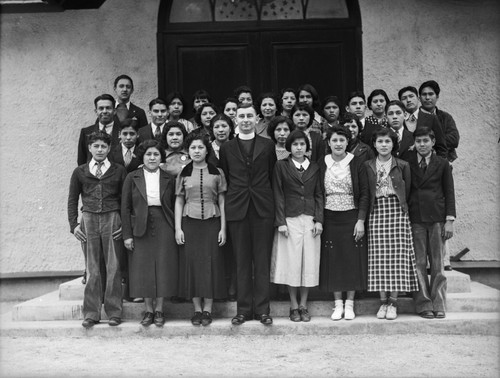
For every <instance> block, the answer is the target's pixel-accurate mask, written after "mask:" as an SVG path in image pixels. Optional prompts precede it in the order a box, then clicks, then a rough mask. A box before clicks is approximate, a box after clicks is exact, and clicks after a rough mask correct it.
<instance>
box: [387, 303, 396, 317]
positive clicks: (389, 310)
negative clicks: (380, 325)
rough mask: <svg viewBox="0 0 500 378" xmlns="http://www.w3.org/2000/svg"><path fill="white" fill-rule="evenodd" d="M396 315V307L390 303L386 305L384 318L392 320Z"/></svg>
mask: <svg viewBox="0 0 500 378" xmlns="http://www.w3.org/2000/svg"><path fill="white" fill-rule="evenodd" d="M397 317H398V310H397V307H396V306H394V305H393V304H392V303H391V304H389V305H388V306H387V314H386V315H385V318H386V319H387V320H394V319H396V318H397Z"/></svg>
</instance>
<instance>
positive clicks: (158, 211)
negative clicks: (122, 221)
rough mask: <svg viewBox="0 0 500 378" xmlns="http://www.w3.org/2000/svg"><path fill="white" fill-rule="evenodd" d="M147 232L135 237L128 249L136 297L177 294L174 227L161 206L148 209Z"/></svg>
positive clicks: (131, 282)
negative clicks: (132, 247)
mask: <svg viewBox="0 0 500 378" xmlns="http://www.w3.org/2000/svg"><path fill="white" fill-rule="evenodd" d="M147 222H148V224H147V228H146V233H145V234H144V235H143V236H142V237H140V238H138V237H135V238H134V245H135V246H134V247H135V248H134V251H133V252H130V251H129V252H128V264H129V281H130V282H129V286H130V289H129V290H130V296H131V297H132V298H159V297H170V296H172V295H177V285H178V277H179V276H178V262H179V261H178V255H179V252H178V251H179V249H178V246H177V243H176V242H175V235H174V230H173V228H172V227H171V226H170V225H169V224H168V222H167V219H166V218H165V214H164V212H163V210H162V208H161V207H159V206H158V207H157V206H153V207H149V208H148V221H147Z"/></svg>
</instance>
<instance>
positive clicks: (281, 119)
mask: <svg viewBox="0 0 500 378" xmlns="http://www.w3.org/2000/svg"><path fill="white" fill-rule="evenodd" d="M283 122H285V123H286V124H287V125H288V128H289V129H290V132H292V131H293V130H295V125H294V124H293V121H292V120H291V119H290V118H288V117H285V116H281V115H279V116H276V117H274V118H273V119H272V120H271V121H270V122H269V125H267V135H269V136H270V137H271V139H272V140H273V142H274V144H276V143H278V141H277V140H276V137H275V136H274V132H275V131H276V128H277V127H278V125H279V124H280V123H283Z"/></svg>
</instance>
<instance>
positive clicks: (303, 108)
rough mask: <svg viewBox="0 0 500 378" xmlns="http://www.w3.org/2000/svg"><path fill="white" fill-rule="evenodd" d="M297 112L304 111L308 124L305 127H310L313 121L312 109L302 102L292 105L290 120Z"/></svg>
mask: <svg viewBox="0 0 500 378" xmlns="http://www.w3.org/2000/svg"><path fill="white" fill-rule="evenodd" d="M298 110H300V111H305V112H307V113H308V114H309V124H308V125H307V127H309V126H311V125H312V123H313V121H314V109H313V108H311V107H310V106H309V105H307V104H305V103H303V102H298V103H296V104H295V105H294V107H293V108H292V111H291V112H290V117H291V118H292V120H293V115H294V114H295V112H296V111H298Z"/></svg>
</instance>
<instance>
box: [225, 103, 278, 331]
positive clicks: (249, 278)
mask: <svg viewBox="0 0 500 378" xmlns="http://www.w3.org/2000/svg"><path fill="white" fill-rule="evenodd" d="M256 118H257V112H256V111H255V108H254V107H253V105H239V107H238V110H237V112H236V123H237V125H238V127H239V130H240V133H239V134H238V136H237V137H236V138H234V139H232V140H230V141H228V142H226V143H224V144H223V145H222V146H221V149H220V155H219V156H220V166H221V168H222V170H223V171H224V174H225V175H226V179H227V182H228V190H227V194H226V204H225V205H226V219H227V222H228V226H229V230H230V234H231V239H232V242H233V247H234V251H235V256H236V272H237V274H236V279H237V290H238V293H237V315H236V316H235V317H234V318H233V319H232V321H231V322H232V324H234V325H240V324H242V323H244V322H245V321H246V320H251V319H252V318H255V319H258V320H260V322H261V323H262V324H265V325H269V324H272V322H273V319H272V318H271V317H270V316H269V310H270V309H269V272H270V266H269V263H270V256H271V249H272V243H273V234H274V227H273V221H274V216H275V214H274V198H273V191H272V187H271V181H272V174H273V169H274V164H275V163H276V151H275V146H274V143H273V142H272V141H271V140H270V139H267V138H263V137H261V136H258V135H256V134H255V124H256Z"/></svg>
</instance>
